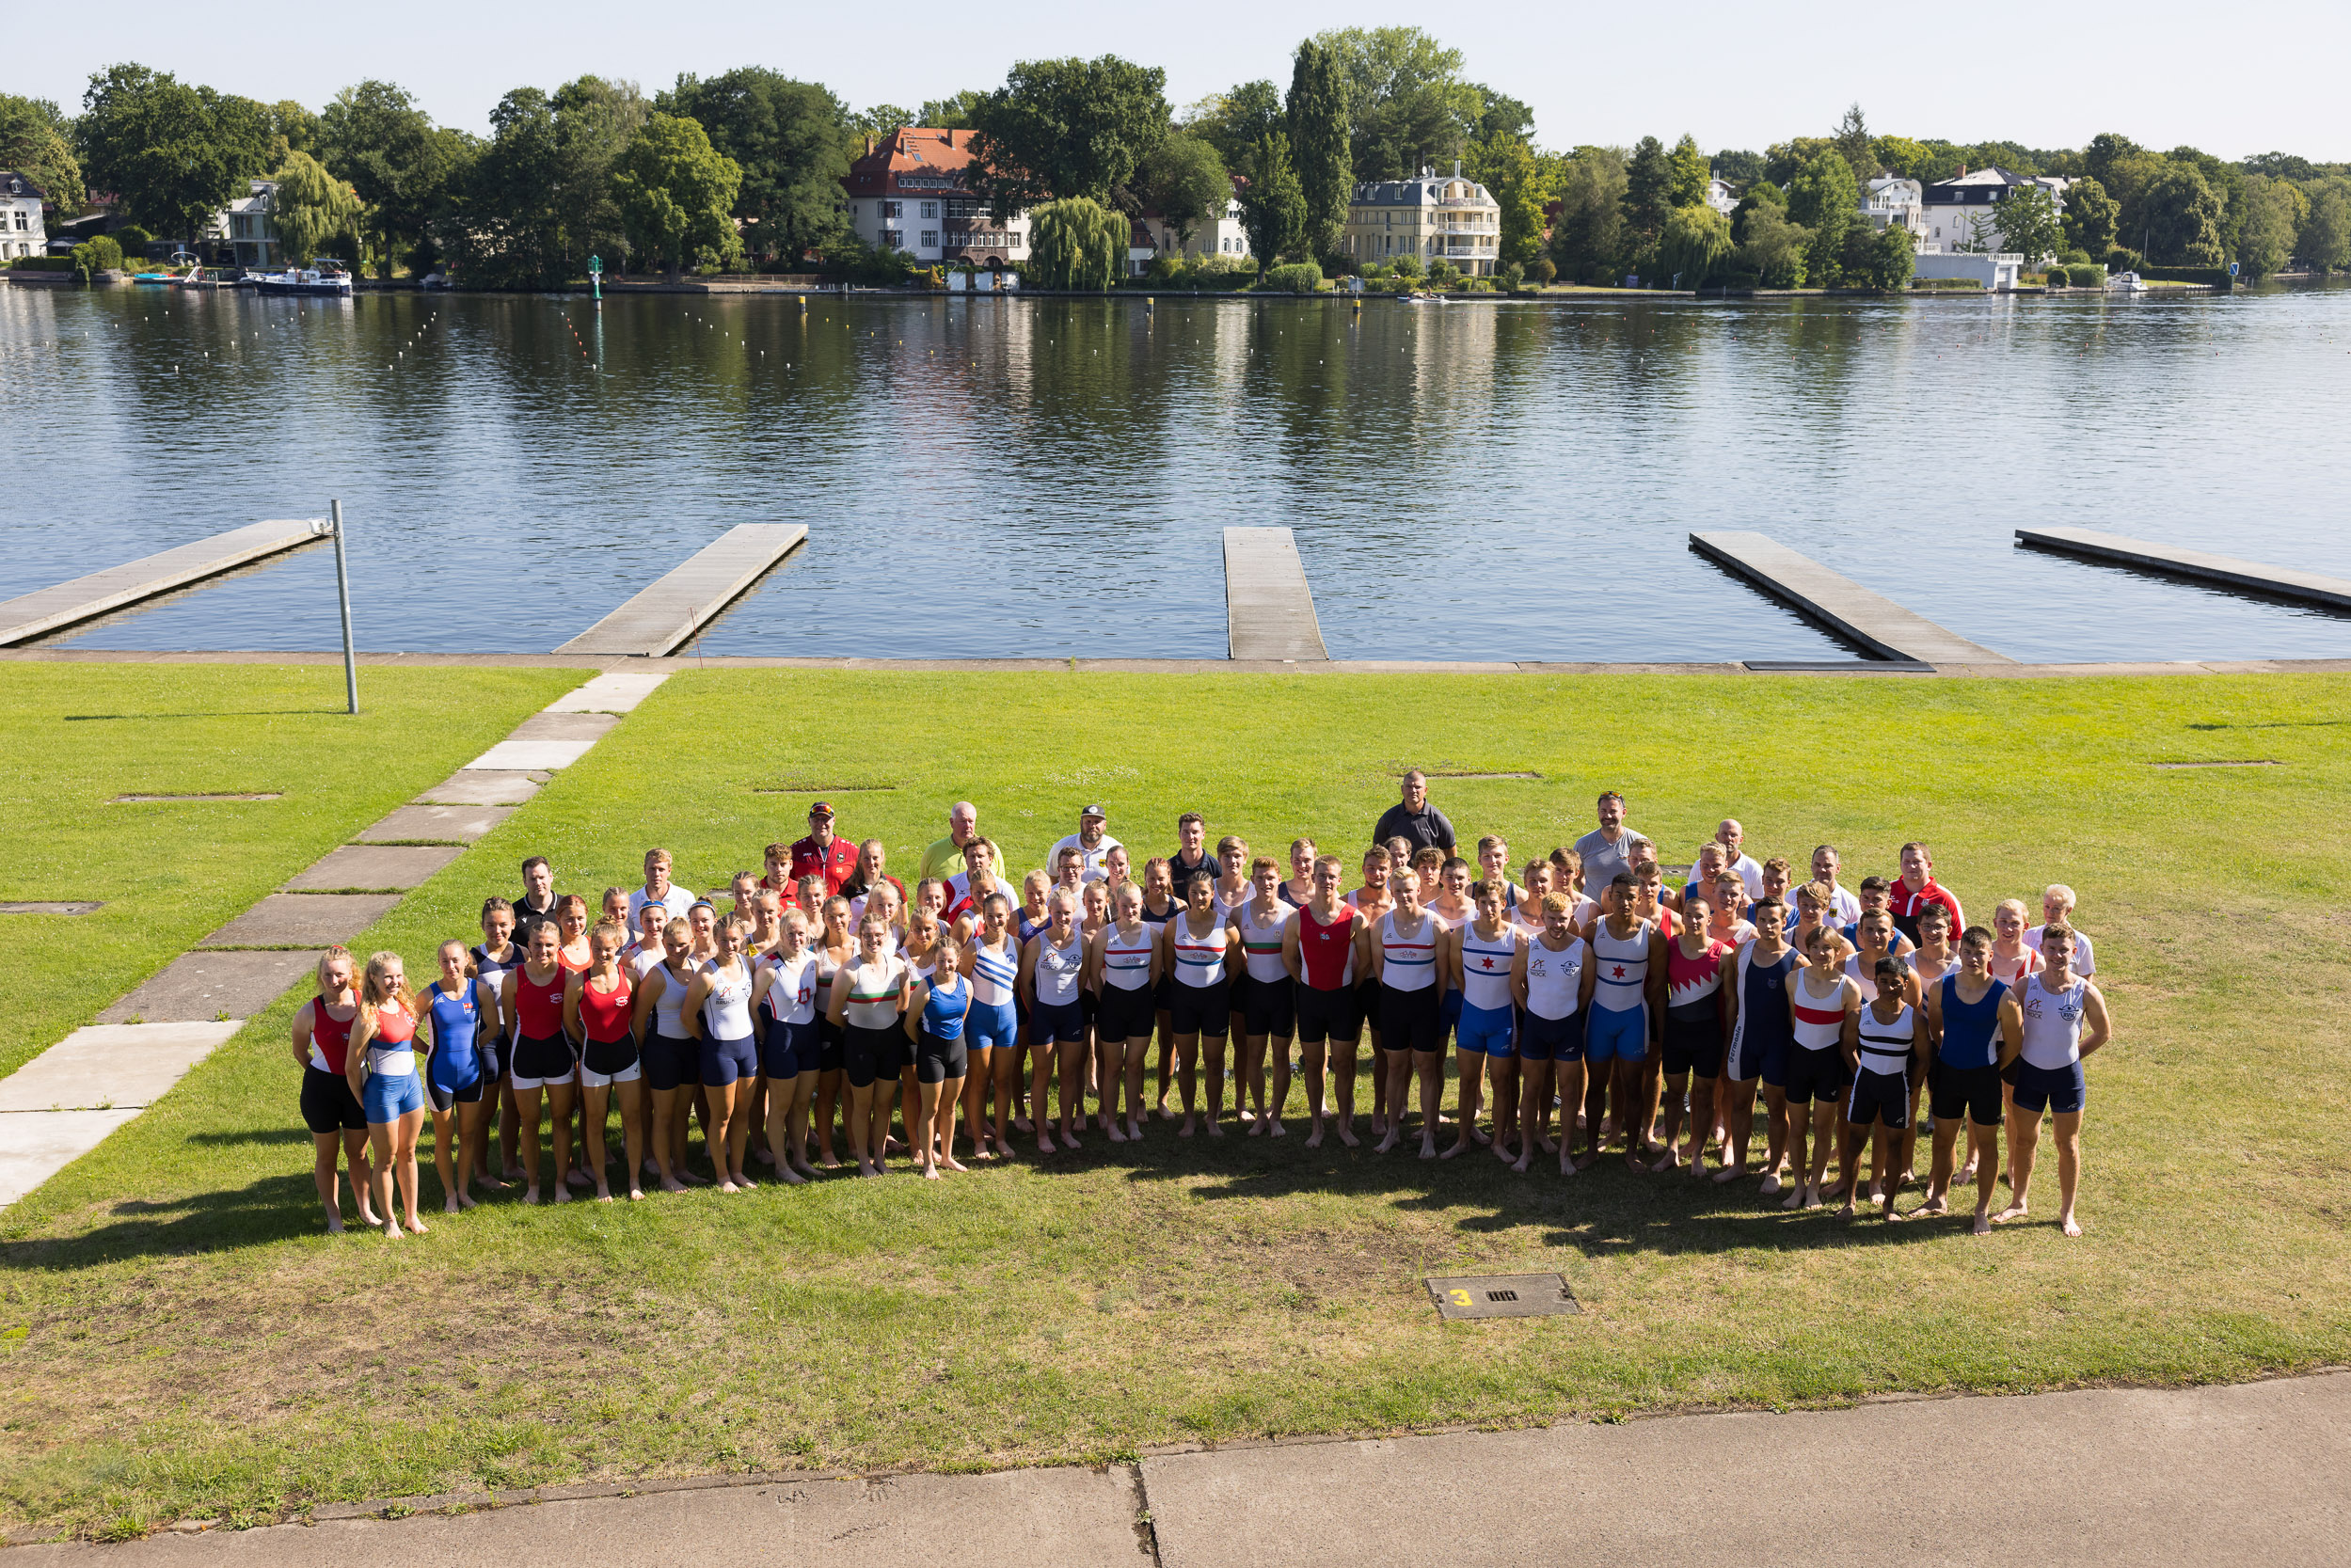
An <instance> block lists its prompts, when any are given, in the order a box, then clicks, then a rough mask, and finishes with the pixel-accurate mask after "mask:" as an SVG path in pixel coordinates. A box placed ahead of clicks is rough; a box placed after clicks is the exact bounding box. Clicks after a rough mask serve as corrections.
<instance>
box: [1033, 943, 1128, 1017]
mask: <svg viewBox="0 0 2351 1568" xmlns="http://www.w3.org/2000/svg"><path fill="white" fill-rule="evenodd" d="M1116 929H1118V927H1117V924H1116V923H1115V922H1114V923H1113V924H1111V925H1108V926H1104V927H1103V928H1102V929H1101V930H1099V931H1096V932H1095V933H1094V934H1093V935H1092V936H1090V937H1088V938H1087V939H1086V969H1085V973H1084V974H1082V975H1081V976H1080V977H1079V980H1078V984H1080V985H1082V986H1084V987H1085V988H1086V989H1087V990H1090V991H1092V992H1093V993H1094V994H1095V995H1096V996H1100V995H1101V994H1102V956H1103V953H1104V950H1105V949H1106V948H1107V946H1108V945H1109V942H1110V933H1111V932H1112V931H1114V930H1116ZM1029 940H1031V941H1032V942H1033V941H1035V940H1036V939H1035V938H1033V937H1032V938H1031V939H1029ZM1029 1006H1032V1007H1033V1006H1036V1000H1035V998H1033V997H1032V998H1031V999H1030V1002H1029Z"/></svg>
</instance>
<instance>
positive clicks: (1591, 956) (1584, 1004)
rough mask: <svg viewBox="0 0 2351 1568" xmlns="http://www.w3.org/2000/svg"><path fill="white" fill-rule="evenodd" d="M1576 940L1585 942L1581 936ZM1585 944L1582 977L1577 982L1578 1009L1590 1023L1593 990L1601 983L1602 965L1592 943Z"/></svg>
mask: <svg viewBox="0 0 2351 1568" xmlns="http://www.w3.org/2000/svg"><path fill="white" fill-rule="evenodd" d="M1576 940H1577V941H1578V942H1583V939H1582V938H1581V937H1578V938H1577V939H1576ZM1583 945H1584V952H1583V967H1582V978H1581V979H1580V980H1578V981H1577V982H1576V1011H1578V1012H1580V1013H1582V1014H1583V1015H1584V1022H1587V1023H1588V1022H1591V1009H1592V990H1593V988H1594V987H1595V986H1597V985H1598V984H1599V983H1600V966H1599V963H1598V961H1597V955H1596V954H1595V953H1594V952H1593V950H1592V944H1591V943H1590V942H1584V944H1583Z"/></svg>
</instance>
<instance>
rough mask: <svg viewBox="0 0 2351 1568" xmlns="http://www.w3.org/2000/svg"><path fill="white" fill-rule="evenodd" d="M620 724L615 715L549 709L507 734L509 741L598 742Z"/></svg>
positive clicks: (533, 715) (518, 725)
mask: <svg viewBox="0 0 2351 1568" xmlns="http://www.w3.org/2000/svg"><path fill="white" fill-rule="evenodd" d="M619 722H620V715H619V714H617V713H571V712H564V711H560V710H557V709H553V708H549V709H547V710H545V711H542V712H539V713H534V714H532V716H531V717H530V718H528V719H525V720H524V721H522V722H521V723H519V724H516V726H515V727H514V728H513V729H512V730H511V731H509V732H508V733H507V736H506V738H507V739H509V740H601V739H603V738H604V737H605V736H608V735H610V734H612V727H613V726H614V725H615V724H618V723H619Z"/></svg>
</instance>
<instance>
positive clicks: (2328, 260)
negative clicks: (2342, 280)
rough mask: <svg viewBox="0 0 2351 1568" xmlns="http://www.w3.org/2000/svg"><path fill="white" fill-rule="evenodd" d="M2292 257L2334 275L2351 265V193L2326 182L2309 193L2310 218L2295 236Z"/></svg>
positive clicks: (2341, 184) (2338, 182)
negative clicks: (2349, 263) (2335, 272)
mask: <svg viewBox="0 0 2351 1568" xmlns="http://www.w3.org/2000/svg"><path fill="white" fill-rule="evenodd" d="M2294 249H2295V255H2296V256H2297V257H2299V258H2300V259H2301V261H2303V263H2304V264H2305V265H2307V266H2311V267H2314V268H2316V269H2317V270H2318V271H2320V272H2333V271H2336V270H2338V269H2340V268H2341V267H2343V265H2344V264H2345V263H2346V262H2351V189H2346V188H2345V182H2343V181H2342V180H2340V179H2335V180H2328V181H2327V182H2325V183H2323V184H2321V185H2320V186H2319V187H2318V188H2317V189H2316V190H2314V191H2312V192H2311V212H2310V216H2308V217H2306V218H2304V219H2303V220H2302V228H2301V230H2300V231H2299V232H2298V233H2296V234H2295V242H2294Z"/></svg>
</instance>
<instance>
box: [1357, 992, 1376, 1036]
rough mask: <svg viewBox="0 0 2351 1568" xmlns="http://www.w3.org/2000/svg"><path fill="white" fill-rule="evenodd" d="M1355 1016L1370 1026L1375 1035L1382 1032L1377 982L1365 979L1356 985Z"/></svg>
mask: <svg viewBox="0 0 2351 1568" xmlns="http://www.w3.org/2000/svg"><path fill="white" fill-rule="evenodd" d="M1355 1016H1356V1017H1358V1018H1359V1019H1361V1020H1362V1021H1363V1022H1365V1023H1368V1024H1370V1025H1371V1027H1372V1033H1373V1034H1374V1035H1376V1034H1378V1033H1379V1032H1380V1023H1379V982H1378V981H1377V980H1372V979H1363V980H1358V981H1357V982H1356V983H1355Z"/></svg>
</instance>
